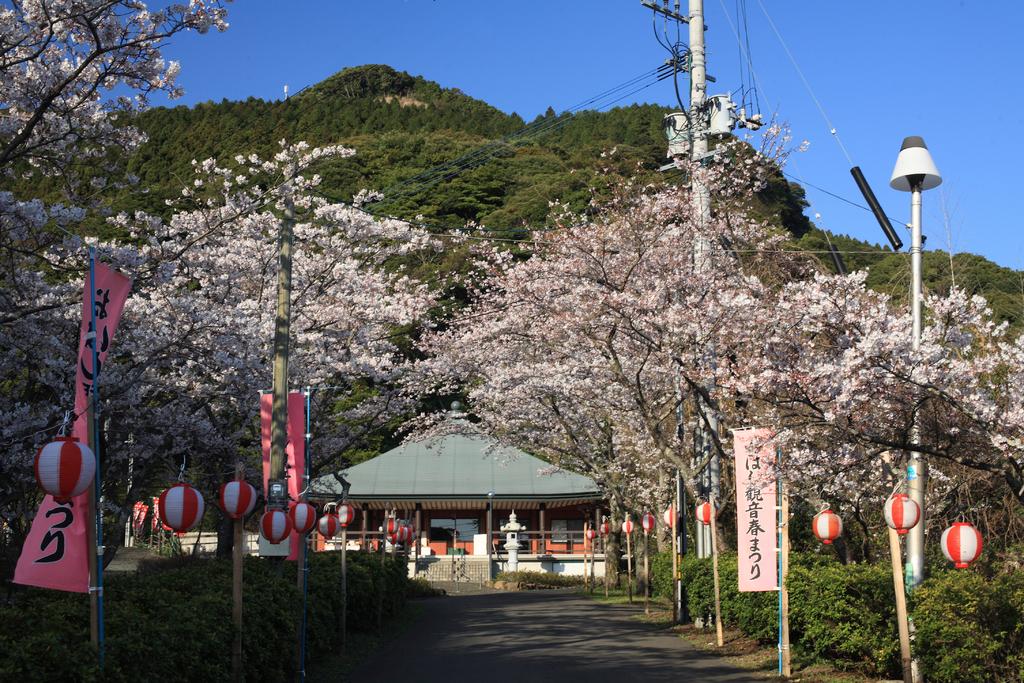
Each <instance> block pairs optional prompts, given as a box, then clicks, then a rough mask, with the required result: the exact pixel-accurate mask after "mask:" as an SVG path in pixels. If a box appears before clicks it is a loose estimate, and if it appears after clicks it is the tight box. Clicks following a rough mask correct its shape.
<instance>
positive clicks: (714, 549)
mask: <svg viewBox="0 0 1024 683" xmlns="http://www.w3.org/2000/svg"><path fill="white" fill-rule="evenodd" d="M715 503H716V501H715V494H714V491H712V492H711V566H712V569H713V572H714V575H715V635H716V636H717V638H718V647H722V646H723V645H725V636H724V635H723V633H722V591H721V587H720V585H719V582H718V511H717V510H716V508H715Z"/></svg>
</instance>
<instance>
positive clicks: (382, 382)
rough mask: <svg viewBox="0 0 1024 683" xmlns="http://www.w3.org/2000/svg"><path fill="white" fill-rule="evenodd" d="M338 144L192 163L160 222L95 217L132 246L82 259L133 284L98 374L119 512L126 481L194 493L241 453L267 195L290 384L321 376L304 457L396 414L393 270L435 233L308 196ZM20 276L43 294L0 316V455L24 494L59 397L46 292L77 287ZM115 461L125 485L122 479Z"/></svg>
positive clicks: (401, 290)
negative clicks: (289, 301) (283, 301)
mask: <svg viewBox="0 0 1024 683" xmlns="http://www.w3.org/2000/svg"><path fill="white" fill-rule="evenodd" d="M350 154H352V150H349V149H345V148H340V147H335V148H325V149H309V148H308V147H307V146H306V145H304V144H301V143H300V144H298V145H286V144H282V148H281V151H280V152H279V153H278V154H277V155H276V156H275V157H274V158H272V159H261V158H259V157H256V156H249V157H237V158H236V159H235V160H233V161H232V162H231V163H227V164H224V165H221V164H218V163H217V162H215V161H213V160H207V161H204V162H202V163H197V164H196V179H195V181H194V182H193V184H192V186H191V187H189V188H186V189H185V190H184V192H183V193H182V198H181V202H180V205H179V206H176V207H175V209H176V211H175V213H174V214H173V215H172V217H171V218H170V219H169V220H167V221H163V220H161V219H160V218H157V217H153V216H148V215H145V214H141V213H140V214H136V215H133V216H118V217H116V218H115V219H113V222H114V223H116V224H117V225H118V226H119V227H120V228H121V229H122V230H123V231H124V232H125V233H126V234H127V236H128V238H129V240H130V242H132V244H113V243H107V244H99V245H97V246H98V250H99V255H100V258H102V259H103V260H104V261H106V262H108V263H110V264H112V265H113V266H114V267H116V268H118V269H120V270H122V271H123V272H125V273H126V274H129V275H130V276H131V277H132V279H133V282H134V288H133V293H132V296H131V297H130V298H129V301H128V303H127V305H126V308H125V315H124V317H123V319H122V322H121V326H120V329H119V331H118V333H117V337H116V338H115V342H114V345H113V349H112V352H111V356H110V357H109V358H108V361H107V363H106V364H105V366H104V373H103V377H102V379H101V398H102V400H103V403H102V413H103V415H104V416H105V419H106V422H105V423H104V424H105V429H104V435H105V438H106V448H105V462H104V468H105V482H107V486H108V488H109V489H110V490H109V491H107V492H106V498H107V500H108V501H109V503H110V504H111V505H118V510H116V511H117V512H118V513H119V514H120V515H121V516H122V518H126V517H125V516H126V515H127V514H128V510H129V509H130V507H131V503H132V502H134V500H136V499H137V498H138V496H139V495H141V493H142V492H143V490H144V489H146V488H148V489H152V488H153V487H157V488H159V487H160V486H161V485H163V484H165V483H166V482H167V481H168V480H171V479H173V478H174V476H175V475H176V474H177V472H178V469H179V467H180V465H181V464H182V463H184V464H185V465H186V466H187V471H188V476H189V477H190V479H191V480H192V481H193V483H195V484H198V485H199V486H200V487H201V488H202V489H203V490H204V491H206V492H208V493H209V494H211V495H212V493H213V491H214V490H215V489H216V485H217V484H219V483H220V481H222V480H223V479H224V478H226V477H228V476H230V472H231V471H232V470H233V463H234V462H235V461H236V460H237V459H238V458H239V457H240V452H242V451H243V449H248V450H249V452H250V453H252V454H254V455H255V454H256V453H258V452H259V448H258V443H259V442H258V427H259V426H258V418H257V416H258V398H257V397H258V392H259V390H260V389H266V388H268V387H269V385H270V376H271V371H270V351H271V349H270V340H271V339H272V337H273V335H272V329H273V317H274V315H273V314H274V305H273V304H274V291H275V290H274V282H275V278H276V269H277V262H276V255H277V248H276V235H277V231H278V227H279V217H278V216H279V211H280V208H281V205H282V203H283V201H284V200H285V198H289V199H290V200H291V201H292V202H293V204H294V205H295V206H296V207H297V209H298V211H299V220H298V222H297V224H296V226H295V236H296V244H297V249H296V255H295V259H294V262H293V277H294V288H295V289H294V291H295V294H294V302H293V330H294V332H293V334H294V340H293V352H292V359H293V360H292V364H291V365H292V378H293V383H294V386H296V387H300V386H303V385H306V384H312V385H320V384H329V385H331V386H332V387H333V391H332V393H331V395H330V399H331V400H324V401H318V402H316V403H315V404H314V406H315V407H316V410H317V412H316V413H315V414H314V415H313V420H314V425H315V429H314V433H315V435H316V439H315V441H314V446H313V448H314V453H315V456H314V458H313V464H314V467H315V468H317V469H318V470H328V469H329V468H332V467H333V468H336V467H337V465H338V464H339V459H340V458H341V457H342V456H343V454H344V452H345V451H346V450H347V449H348V448H351V447H353V446H354V445H357V444H358V443H360V440H361V439H363V438H364V437H365V435H366V434H368V433H371V432H373V431H374V430H379V429H381V428H383V427H384V426H385V425H387V424H388V423H389V422H390V421H391V420H393V419H395V417H396V415H399V414H401V413H402V412H403V411H407V410H410V409H411V403H410V399H409V398H406V397H404V396H403V395H401V394H400V393H399V392H398V391H397V390H396V389H395V384H396V381H397V378H398V377H399V376H400V375H401V374H402V373H403V372H404V371H405V369H406V367H407V361H406V360H405V359H404V357H403V354H402V353H401V351H400V349H399V346H398V342H397V338H398V336H399V335H398V334H397V330H399V329H400V328H401V327H402V326H409V325H412V324H413V323H415V322H416V321H418V320H419V319H420V318H421V317H422V316H423V315H424V314H425V313H426V312H427V311H428V310H429V308H430V307H431V306H432V305H433V302H434V294H433V293H432V292H431V291H430V290H429V289H428V288H427V287H426V286H425V285H423V284H422V283H419V282H418V281H416V280H414V279H413V278H411V277H410V276H409V275H408V274H407V272H406V269H407V266H408V263H409V261H410V259H412V258H415V257H416V255H417V254H419V253H421V252H423V251H424V250H433V249H435V248H436V247H437V246H438V245H437V244H436V243H435V241H434V240H433V239H432V238H430V237H429V235H427V234H426V233H424V232H423V231H422V230H420V229H418V228H413V227H411V226H409V225H408V224H405V223H402V222H399V221H392V220H385V221H380V220H377V219H375V218H372V217H370V216H369V215H368V214H366V213H364V212H362V211H360V210H359V209H358V208H356V207H353V206H347V205H339V204H333V203H329V202H327V201H325V200H323V199H321V198H319V197H318V196H317V194H316V190H317V187H318V186H319V183H320V178H319V177H318V176H316V175H315V174H314V173H312V171H311V167H312V166H314V165H315V164H317V163H319V162H320V161H322V160H325V159H329V158H336V157H338V156H347V155H350ZM80 247H81V245H80V244H78V243H77V241H76V240H72V239H69V240H67V241H66V242H65V243H64V244H63V245H62V246H61V247H60V248H52V249H50V250H49V251H47V252H46V255H47V257H48V259H49V260H48V263H50V264H51V265H52V266H53V268H54V269H56V270H69V271H70V270H74V268H75V267H80V265H81V263H80V262H81V260H82V258H83V252H82V250H81V248H80ZM21 278H22V280H21V281H22V282H24V283H25V287H24V296H25V298H26V300H30V301H36V302H43V305H42V306H37V308H39V309H40V310H38V311H36V312H35V313H33V314H31V315H28V314H25V315H20V316H18V317H17V318H15V319H12V320H11V321H10V323H9V324H8V325H4V326H3V327H0V334H2V335H3V339H4V341H5V342H7V341H10V342H11V343H10V344H9V345H8V344H5V345H4V352H5V353H8V354H12V356H9V357H8V358H4V359H3V360H4V367H5V369H7V368H11V372H12V376H11V379H12V380H15V379H17V378H18V374H17V371H16V370H15V368H21V369H22V370H21V372H23V373H25V372H27V377H24V378H23V386H24V388H25V392H24V393H23V394H21V396H20V397H19V398H21V400H18V401H15V402H14V405H13V406H12V408H11V409H10V410H4V411H3V412H2V413H0V414H2V418H0V419H2V420H3V423H2V427H0V428H2V429H3V432H2V433H3V435H4V440H5V441H8V439H9V441H8V443H9V444H10V445H11V446H12V448H11V450H10V451H9V452H11V453H12V457H10V458H9V459H6V460H5V461H4V463H3V467H4V472H3V474H4V479H5V481H10V482H11V483H12V491H11V493H10V494H9V498H11V499H18V498H19V497H23V496H24V495H25V494H26V493H27V492H29V491H31V489H32V484H31V481H30V480H31V466H30V463H31V457H32V454H33V452H34V450H33V449H34V447H35V446H36V445H38V442H39V441H40V440H41V439H42V438H45V437H46V436H47V435H48V434H52V427H53V425H54V424H55V423H58V422H59V420H60V416H61V414H62V410H63V409H64V408H65V407H66V404H67V400H68V396H70V390H71V386H72V382H73V380H74V374H73V373H74V365H73V360H74V359H73V352H71V353H70V354H69V351H68V350H70V349H73V348H74V344H75V341H76V339H75V335H76V333H77V321H76V316H77V315H78V310H79V309H78V308H77V306H74V305H58V302H60V301H62V300H63V298H64V297H65V296H67V297H69V298H71V299H73V300H75V301H76V303H77V297H78V296H80V294H78V292H80V289H79V288H80V282H69V283H68V284H58V285H51V284H49V283H47V282H46V279H45V277H43V276H41V275H40V274H38V273H32V272H28V273H23V274H22V275H21ZM50 301H52V302H54V305H53V306H52V307H51V306H47V305H46V302H50ZM23 309H24V307H23ZM26 334H35V335H37V338H40V337H41V339H40V341H43V342H46V343H47V346H45V347H41V346H40V345H39V343H38V342H37V341H34V340H33V339H32V338H30V337H24V336H23V335H26ZM22 339H24V341H23V342H20V343H19V340H22ZM40 351H42V352H43V353H42V354H40V353H39V352H40ZM13 355H17V360H18V362H13V361H14V358H13ZM8 359H10V360H11V361H12V362H11V363H10V365H8V362H7V361H8ZM25 368H30V369H29V370H27V371H26V370H24V369H25ZM249 460H250V462H252V458H251V456H250V458H249ZM129 462H131V463H132V482H133V488H132V489H131V490H127V491H126V490H125V489H124V486H125V482H126V481H127V479H128V472H127V468H128V463H129ZM257 462H258V461H257ZM17 494H20V495H17ZM2 503H3V501H0V504H2Z"/></svg>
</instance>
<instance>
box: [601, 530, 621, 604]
mask: <svg viewBox="0 0 1024 683" xmlns="http://www.w3.org/2000/svg"><path fill="white" fill-rule="evenodd" d="M598 528H600V527H598ZM608 531H609V532H610V531H611V529H610V528H609V529H608ZM610 535H611V534H610V533H609V534H608V536H610ZM608 536H606V535H604V534H601V550H603V551H604V597H606V598H607V597H608V580H609V577H608ZM615 573H616V574H618V573H619V568H618V567H616V568H615Z"/></svg>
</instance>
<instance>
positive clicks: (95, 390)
mask: <svg viewBox="0 0 1024 683" xmlns="http://www.w3.org/2000/svg"><path fill="white" fill-rule="evenodd" d="M89 309H90V312H89V318H90V327H92V344H91V346H92V391H91V401H92V403H91V406H92V414H91V416H90V417H91V418H92V434H93V443H91V444H89V445H90V446H92V450H93V453H95V454H96V478H95V480H94V481H93V487H92V502H93V510H94V511H95V513H96V519H95V524H96V546H95V547H93V548H88V549H87V552H89V553H94V554H95V561H94V562H93V563H92V565H91V566H94V567H95V570H94V572H93V573H94V576H93V577H91V578H92V579H93V581H92V582H91V583H92V584H93V585H91V586H90V587H89V593H90V594H91V596H92V600H91V604H92V608H93V610H94V611H95V616H94V620H95V622H96V647H97V651H98V656H99V664H100V671H102V670H103V650H104V638H103V636H104V633H103V506H102V505H100V500H101V498H102V496H101V495H100V492H101V491H100V487H101V485H102V479H101V474H100V464H101V463H102V462H103V461H102V459H101V457H100V415H99V408H100V406H99V402H100V399H99V395H100V365H99V348H98V347H99V341H98V337H99V327H97V325H96V248H95V247H89Z"/></svg>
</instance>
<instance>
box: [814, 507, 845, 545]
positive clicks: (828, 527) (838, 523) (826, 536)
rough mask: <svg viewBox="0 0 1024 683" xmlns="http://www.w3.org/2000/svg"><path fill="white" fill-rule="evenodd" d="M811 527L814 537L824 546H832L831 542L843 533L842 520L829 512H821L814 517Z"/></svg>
mask: <svg viewBox="0 0 1024 683" xmlns="http://www.w3.org/2000/svg"><path fill="white" fill-rule="evenodd" d="M811 527H812V529H813V530H814V535H815V536H817V537H818V540H819V541H821V542H822V543H824V544H825V545H832V541H834V540H836V539H837V538H839V537H840V536H841V535H842V533H843V520H842V519H840V518H839V515H837V514H836V513H834V512H832V511H831V510H822V511H821V512H819V513H818V514H816V515H814V519H813V520H811Z"/></svg>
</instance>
